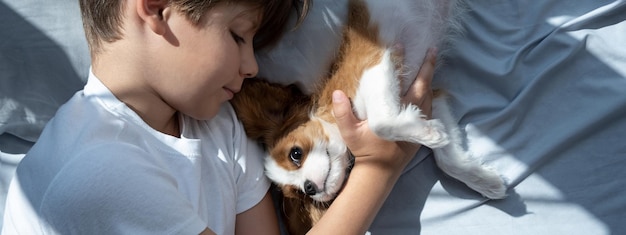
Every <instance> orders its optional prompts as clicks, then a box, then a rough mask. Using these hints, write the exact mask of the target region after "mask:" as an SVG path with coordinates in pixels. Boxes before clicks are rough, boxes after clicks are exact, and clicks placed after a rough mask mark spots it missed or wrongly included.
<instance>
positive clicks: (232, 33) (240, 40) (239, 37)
mask: <svg viewBox="0 0 626 235" xmlns="http://www.w3.org/2000/svg"><path fill="white" fill-rule="evenodd" d="M230 35H231V36H233V40H235V42H236V43H237V44H245V43H246V40H245V39H243V38H242V37H241V36H239V35H237V34H236V33H234V32H233V31H230Z"/></svg>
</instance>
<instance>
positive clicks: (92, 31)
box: [80, 0, 310, 56]
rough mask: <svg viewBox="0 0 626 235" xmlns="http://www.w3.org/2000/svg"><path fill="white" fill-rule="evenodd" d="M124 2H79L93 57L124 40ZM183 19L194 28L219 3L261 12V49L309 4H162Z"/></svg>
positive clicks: (190, 0) (298, 0)
mask: <svg viewBox="0 0 626 235" xmlns="http://www.w3.org/2000/svg"><path fill="white" fill-rule="evenodd" d="M124 1H126V0H80V7H81V12H82V18H83V27H84V29H85V34H86V37H87V41H88V43H89V48H90V50H91V53H92V56H93V55H94V54H97V52H98V51H100V50H101V47H102V44H103V43H104V42H114V41H116V40H119V39H121V38H122V37H123V35H122V34H123V33H122V25H123V18H124V15H123V11H124V5H125V4H124ZM163 1H166V2H167V3H168V4H169V5H170V6H172V7H173V8H175V9H177V10H179V11H180V12H182V13H183V14H185V15H186V17H187V19H188V20H189V21H190V22H192V23H193V24H196V25H198V24H200V22H201V20H202V16H203V15H204V14H205V13H206V12H207V11H208V10H209V9H211V8H212V7H213V6H215V5H216V4H219V3H226V4H229V3H236V4H250V5H251V6H254V7H258V8H259V9H261V10H262V12H263V18H262V21H261V24H260V25H259V29H258V32H257V34H256V36H255V39H254V44H255V47H257V48H263V47H265V46H268V45H272V44H273V43H275V42H276V41H277V40H278V39H279V38H280V36H282V32H283V31H284V28H285V25H286V24H287V21H288V19H289V16H290V14H291V13H292V10H293V9H296V10H297V12H298V22H300V21H301V20H302V19H303V18H304V16H305V15H306V13H307V10H308V6H309V4H310V1H309V0H204V1H203V0H169V1H168V0H163Z"/></svg>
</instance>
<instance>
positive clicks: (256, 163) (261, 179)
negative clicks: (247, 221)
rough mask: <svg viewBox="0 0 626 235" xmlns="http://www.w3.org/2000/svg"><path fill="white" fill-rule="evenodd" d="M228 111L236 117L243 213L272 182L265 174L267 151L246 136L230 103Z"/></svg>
mask: <svg viewBox="0 0 626 235" xmlns="http://www.w3.org/2000/svg"><path fill="white" fill-rule="evenodd" d="M226 109H227V111H228V112H229V113H230V115H232V117H233V118H234V121H233V123H234V128H233V131H234V132H233V134H234V135H233V139H234V141H233V142H234V144H235V146H234V149H235V156H234V157H235V160H236V162H237V165H238V166H239V167H237V169H238V170H239V172H237V176H236V181H237V189H238V197H237V208H236V210H237V213H238V214H239V213H242V212H244V211H246V210H248V209H250V208H252V207H253V206H255V205H256V204H258V203H259V202H260V201H261V199H263V197H264V196H265V194H266V193H267V190H268V189H269V186H270V182H269V179H268V178H267V177H266V176H265V170H264V165H263V160H264V157H265V151H263V149H262V148H261V146H260V145H259V144H258V143H257V142H255V141H253V140H252V139H250V138H248V137H247V136H246V133H245V131H244V129H243V125H242V124H241V122H239V120H238V119H237V117H236V114H235V111H234V110H233V109H232V107H231V106H230V105H227V107H226Z"/></svg>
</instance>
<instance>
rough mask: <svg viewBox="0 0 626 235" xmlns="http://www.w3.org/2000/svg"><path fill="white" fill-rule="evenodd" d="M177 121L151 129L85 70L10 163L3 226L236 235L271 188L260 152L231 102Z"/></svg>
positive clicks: (19, 230) (15, 230)
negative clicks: (242, 217)
mask: <svg viewBox="0 0 626 235" xmlns="http://www.w3.org/2000/svg"><path fill="white" fill-rule="evenodd" d="M180 120H181V130H182V131H181V132H182V137H181V138H176V137H173V136H169V135H166V134H163V133H161V132H158V131H156V130H154V129H152V128H151V127H149V126H148V125H147V124H146V123H145V122H144V121H143V120H142V119H141V118H140V117H139V116H138V115H137V114H136V113H135V112H133V111H132V110H131V109H130V108H128V106H126V105H125V104H124V103H122V102H120V101H119V100H118V99H116V98H115V96H113V94H112V93H111V92H110V91H109V90H108V89H107V88H106V87H105V86H104V85H103V84H102V83H101V82H100V81H99V80H98V79H97V78H96V77H95V76H94V75H93V74H91V75H90V77H89V80H88V82H87V84H86V86H85V88H84V90H83V91H79V92H78V93H76V94H75V95H74V96H73V97H72V98H71V99H70V100H69V101H68V102H67V103H66V104H65V105H63V106H62V107H61V108H60V109H59V111H58V112H57V114H56V116H55V117H54V118H53V119H52V120H51V121H50V122H49V123H48V125H47V126H46V128H45V130H44V131H43V133H42V134H41V137H40V138H39V140H38V141H37V143H36V144H35V145H34V146H33V148H32V149H31V150H30V152H28V154H27V155H26V157H25V158H24V159H23V160H22V162H21V163H20V165H19V166H18V168H17V171H16V174H15V177H14V179H13V181H12V183H11V186H10V189H9V193H8V196H7V202H6V203H7V204H6V213H5V216H4V227H3V234H198V233H200V232H201V231H202V230H203V229H204V228H206V227H209V228H211V230H213V231H214V232H216V233H217V234H234V227H235V217H236V215H237V214H238V213H241V212H244V211H246V210H248V209H250V208H251V207H253V206H254V205H256V204H257V203H258V202H259V201H260V200H261V199H262V198H263V196H264V195H265V193H266V192H267V190H268V188H269V181H268V180H267V178H266V177H265V175H264V174H263V165H262V158H263V156H262V155H263V151H262V149H261V148H260V147H259V146H258V145H257V144H256V143H254V142H253V141H251V140H249V139H248V138H246V136H245V133H244V131H243V127H242V125H241V124H240V123H239V122H238V120H237V118H236V116H235V113H234V111H233V109H232V107H231V106H230V105H229V104H225V105H223V106H222V108H221V110H220V112H219V113H218V114H217V116H216V117H215V118H213V119H212V120H210V121H197V120H193V119H191V118H189V117H184V116H181V119H180Z"/></svg>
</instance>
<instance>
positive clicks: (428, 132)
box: [416, 119, 450, 148]
mask: <svg viewBox="0 0 626 235" xmlns="http://www.w3.org/2000/svg"><path fill="white" fill-rule="evenodd" d="M425 122H426V125H425V126H424V129H423V133H420V134H419V135H418V136H417V138H416V139H417V142H419V143H420V144H423V145H425V146H427V147H429V148H441V147H443V146H446V145H448V143H450V140H449V138H448V134H447V133H446V127H445V126H444V125H443V123H442V122H441V121H440V120H437V119H432V120H427V121H425Z"/></svg>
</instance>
